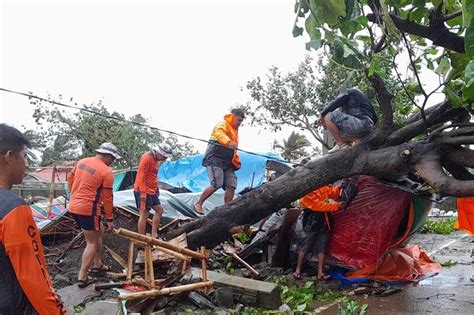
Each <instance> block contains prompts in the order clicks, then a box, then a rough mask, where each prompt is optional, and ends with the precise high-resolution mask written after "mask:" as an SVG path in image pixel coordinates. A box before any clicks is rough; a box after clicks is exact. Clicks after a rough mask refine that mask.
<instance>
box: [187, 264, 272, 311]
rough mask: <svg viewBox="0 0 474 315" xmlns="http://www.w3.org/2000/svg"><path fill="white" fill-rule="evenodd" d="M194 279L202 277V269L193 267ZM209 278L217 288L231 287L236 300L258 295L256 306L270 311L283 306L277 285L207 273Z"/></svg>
mask: <svg viewBox="0 0 474 315" xmlns="http://www.w3.org/2000/svg"><path fill="white" fill-rule="evenodd" d="M190 269H191V273H192V275H193V277H196V278H198V277H199V278H200V277H201V272H202V270H201V268H195V267H192V268H190ZM207 278H208V280H209V281H213V282H214V285H215V286H216V287H230V288H232V289H234V298H236V300H237V298H238V297H240V296H242V295H249V296H252V295H256V296H257V298H256V305H251V306H258V307H264V308H270V309H277V308H278V307H279V306H280V305H281V297H280V289H279V288H278V286H277V285H276V284H275V283H271V282H264V281H258V280H253V279H247V278H242V277H235V276H230V275H228V274H225V273H219V272H215V271H209V270H208V271H207Z"/></svg>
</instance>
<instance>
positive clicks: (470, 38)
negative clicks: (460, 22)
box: [464, 26, 474, 59]
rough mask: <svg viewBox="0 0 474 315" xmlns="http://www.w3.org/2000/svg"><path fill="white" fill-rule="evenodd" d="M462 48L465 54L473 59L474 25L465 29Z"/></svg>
mask: <svg viewBox="0 0 474 315" xmlns="http://www.w3.org/2000/svg"><path fill="white" fill-rule="evenodd" d="M464 48H465V50H466V55H467V56H468V57H469V58H470V59H474V26H471V27H469V28H467V29H466V35H465V36H464Z"/></svg>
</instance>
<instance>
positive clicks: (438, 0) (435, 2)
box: [431, 0, 442, 8]
mask: <svg viewBox="0 0 474 315" xmlns="http://www.w3.org/2000/svg"><path fill="white" fill-rule="evenodd" d="M441 2H442V0H431V3H432V4H433V6H434V7H435V8H438V7H439V5H440V4H441Z"/></svg>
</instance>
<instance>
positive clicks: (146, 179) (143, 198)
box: [133, 146, 171, 238]
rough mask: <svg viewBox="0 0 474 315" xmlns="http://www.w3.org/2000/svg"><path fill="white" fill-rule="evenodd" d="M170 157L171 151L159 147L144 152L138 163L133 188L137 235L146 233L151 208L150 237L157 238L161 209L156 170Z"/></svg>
mask: <svg viewBox="0 0 474 315" xmlns="http://www.w3.org/2000/svg"><path fill="white" fill-rule="evenodd" d="M169 157H171V150H170V149H169V148H168V147H164V146H159V147H157V148H153V149H151V150H150V151H149V152H146V153H144V154H143V155H142V157H141V158H140V162H139V163H138V171H137V177H136V178H135V185H134V187H133V190H134V195H135V203H136V205H137V208H138V209H139V211H140V218H139V220H138V233H140V234H145V233H146V221H147V219H148V211H150V209H151V208H153V210H154V211H155V214H154V215H153V221H152V225H151V237H153V238H157V237H158V226H159V225H160V221H161V216H162V215H163V207H162V206H161V202H160V190H159V188H158V170H159V168H160V162H162V161H165V160H166V159H167V158H169Z"/></svg>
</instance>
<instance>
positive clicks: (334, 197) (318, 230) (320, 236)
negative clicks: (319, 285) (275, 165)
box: [293, 186, 346, 280]
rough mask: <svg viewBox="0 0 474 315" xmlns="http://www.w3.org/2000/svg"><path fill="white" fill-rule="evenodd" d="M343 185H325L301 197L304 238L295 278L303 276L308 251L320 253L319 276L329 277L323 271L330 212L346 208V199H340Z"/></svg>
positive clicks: (294, 274) (320, 277)
mask: <svg viewBox="0 0 474 315" xmlns="http://www.w3.org/2000/svg"><path fill="white" fill-rule="evenodd" d="M340 195H341V186H324V187H321V188H318V189H316V190H314V191H313V192H311V193H309V194H307V195H306V196H304V197H303V198H301V199H300V205H301V206H302V207H304V210H303V211H304V212H303V231H304V235H305V236H304V238H303V239H302V240H300V242H299V246H298V247H299V249H298V258H297V262H296V270H295V272H294V273H293V277H294V278H295V279H300V278H301V268H302V266H303V261H304V257H305V255H306V253H308V252H314V253H315V254H318V271H317V277H318V279H320V280H324V279H327V278H328V276H327V275H326V274H325V273H324V272H323V268H324V258H325V251H326V244H327V242H328V239H329V229H330V222H329V221H330V217H329V215H328V212H335V211H339V210H341V209H344V208H345V206H346V202H345V201H339V200H340Z"/></svg>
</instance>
